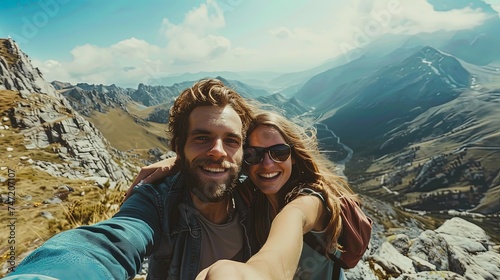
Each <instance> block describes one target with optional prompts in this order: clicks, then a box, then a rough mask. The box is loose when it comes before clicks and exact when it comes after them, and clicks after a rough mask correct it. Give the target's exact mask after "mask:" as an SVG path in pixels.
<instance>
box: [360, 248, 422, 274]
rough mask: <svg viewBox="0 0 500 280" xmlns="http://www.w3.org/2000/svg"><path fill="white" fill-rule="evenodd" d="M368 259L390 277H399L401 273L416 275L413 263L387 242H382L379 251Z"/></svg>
mask: <svg viewBox="0 0 500 280" xmlns="http://www.w3.org/2000/svg"><path fill="white" fill-rule="evenodd" d="M370 258H371V259H372V260H373V261H374V262H376V263H378V264H379V265H380V266H382V267H383V268H384V270H386V272H387V273H388V274H390V275H401V274H403V273H410V274H411V273H416V271H415V268H414V267H413V261H412V260H411V259H410V258H408V257H406V256H404V255H402V254H401V253H400V252H399V251H398V250H397V249H396V248H395V247H394V246H392V244H391V243H389V242H384V243H382V245H381V246H380V248H379V250H378V251H377V252H376V253H375V254H374V255H373V256H370Z"/></svg>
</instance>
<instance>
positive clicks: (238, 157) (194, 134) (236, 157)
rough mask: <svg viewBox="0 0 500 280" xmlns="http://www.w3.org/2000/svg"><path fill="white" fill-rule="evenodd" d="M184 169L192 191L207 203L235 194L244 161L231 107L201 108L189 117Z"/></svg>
mask: <svg viewBox="0 0 500 280" xmlns="http://www.w3.org/2000/svg"><path fill="white" fill-rule="evenodd" d="M187 129H188V134H187V139H186V145H185V146H184V155H185V159H184V170H185V171H186V175H187V176H186V178H187V183H188V187H189V188H190V190H191V191H192V192H193V193H194V194H195V195H196V196H197V197H198V198H199V199H200V200H201V201H204V202H219V201H221V200H222V199H223V198H224V197H225V196H226V195H228V194H229V193H230V192H232V190H233V188H234V186H235V183H236V180H237V179H238V173H239V170H240V167H241V162H242V158H243V150H242V141H243V139H242V129H243V125H242V123H241V119H240V117H239V115H238V114H237V113H236V111H234V109H233V108H232V107H231V106H226V107H224V108H220V107H213V106H200V107H197V108H195V109H194V110H193V111H192V112H191V114H190V115H189V127H188V128H187Z"/></svg>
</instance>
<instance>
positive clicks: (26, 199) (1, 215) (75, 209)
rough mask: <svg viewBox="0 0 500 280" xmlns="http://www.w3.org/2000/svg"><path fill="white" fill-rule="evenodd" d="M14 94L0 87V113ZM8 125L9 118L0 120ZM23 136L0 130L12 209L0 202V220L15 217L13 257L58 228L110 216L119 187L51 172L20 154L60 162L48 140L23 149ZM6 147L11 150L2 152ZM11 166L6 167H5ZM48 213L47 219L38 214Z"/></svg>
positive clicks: (0, 238)
mask: <svg viewBox="0 0 500 280" xmlns="http://www.w3.org/2000/svg"><path fill="white" fill-rule="evenodd" d="M18 98H19V95H18V93H16V92H11V91H2V92H0V106H1V107H0V109H1V111H0V116H1V117H2V118H3V117H4V116H6V112H5V111H6V110H8V109H9V108H11V107H13V106H15V102H16V101H18ZM2 124H3V125H9V126H10V122H4V121H3V120H2ZM24 144H25V142H24V137H23V136H22V134H21V133H19V132H18V131H17V130H16V129H12V128H10V129H9V130H1V131H0V153H1V154H2V157H0V177H3V178H8V172H9V169H10V170H13V171H14V172H15V198H16V200H15V204H14V209H15V210H14V211H12V212H13V215H10V213H9V212H10V210H11V209H9V208H8V206H9V205H7V204H3V203H2V204H0V220H2V221H8V219H9V218H12V217H14V218H16V228H15V253H16V262H17V263H18V262H19V261H20V260H21V259H22V258H23V257H24V256H25V254H26V253H27V252H30V251H31V250H33V249H35V248H37V247H38V246H40V245H41V244H42V243H43V242H44V241H46V240H47V239H48V238H50V237H51V236H53V235H54V234H56V233H59V232H61V231H63V230H67V229H70V228H74V227H76V226H79V225H84V224H93V223H96V222H98V221H101V220H104V219H107V218H110V217H111V216H112V215H113V214H114V213H115V212H116V211H117V210H118V206H119V204H120V202H121V200H122V197H123V192H120V191H112V190H106V189H100V188H99V187H98V186H96V185H95V183H94V182H92V181H84V180H71V179H68V178H64V177H54V176H52V175H50V174H48V173H46V172H45V171H42V170H39V169H37V168H35V167H33V166H32V164H30V163H28V161H27V160H25V159H23V157H26V158H30V159H32V160H35V161H37V160H40V161H46V162H51V163H62V162H64V161H63V160H62V159H60V158H59V157H58V155H57V154H56V153H54V152H52V148H53V147H52V146H51V147H48V148H46V149H32V150H27V149H26V148H25V146H24ZM7 148H12V149H13V150H12V151H8V152H7ZM11 172H12V171H11ZM7 185H8V181H6V182H3V183H0V193H1V194H2V195H7V194H8V190H7ZM64 185H66V186H69V187H71V188H72V189H73V190H74V191H73V192H70V193H68V195H67V197H66V198H64V197H63V202H62V203H59V204H49V203H44V202H48V201H47V200H48V199H51V198H54V197H55V196H56V195H58V194H60V193H61V190H60V189H59V187H61V186H64ZM46 213H50V215H52V216H53V218H52V219H48V218H47V217H44V216H42V215H43V214H46ZM5 223H6V222H4V226H3V227H2V229H1V230H0V267H1V270H0V277H2V276H4V274H5V273H6V268H7V267H8V266H7V264H6V260H7V258H8V257H9V256H8V253H9V252H10V248H9V246H10V245H11V244H9V243H8V241H9V234H8V233H9V229H8V228H7V227H6V226H5Z"/></svg>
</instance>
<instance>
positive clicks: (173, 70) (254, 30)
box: [35, 0, 491, 87]
mask: <svg viewBox="0 0 500 280" xmlns="http://www.w3.org/2000/svg"><path fill="white" fill-rule="evenodd" d="M319 1H321V3H317V5H316V4H315V5H310V4H307V5H306V4H304V5H296V6H294V7H295V8H294V9H295V10H289V11H288V13H287V14H282V15H279V16H278V15H274V14H273V15H272V17H271V18H272V20H269V21H264V20H263V21H262V22H257V23H256V24H250V23H248V25H245V28H240V27H239V26H238V24H245V23H241V19H240V17H242V16H243V15H245V16H248V13H250V11H252V10H253V9H262V7H267V9H268V10H267V12H269V13H271V12H272V8H273V7H274V8H283V7H282V6H281V5H278V4H273V5H272V4H265V3H267V2H264V1H257V2H244V3H242V4H241V5H239V6H238V7H240V8H239V9H233V10H231V13H228V11H226V14H225V13H224V11H223V10H222V9H221V6H219V4H218V3H217V2H216V1H215V0H207V1H206V2H205V3H203V4H201V5H199V6H197V7H195V8H193V9H191V10H190V11H188V12H187V13H186V14H185V15H184V18H183V19H182V21H180V22H176V23H174V22H172V20H171V19H168V18H165V19H163V21H162V23H161V26H159V27H158V32H159V35H160V36H159V37H160V39H161V41H162V42H161V44H152V43H149V42H147V41H144V40H140V39H137V38H129V39H126V40H122V41H120V42H117V43H115V44H113V45H110V46H107V47H100V46H95V45H90V44H87V45H83V46H78V47H76V48H74V49H73V50H72V51H71V55H72V59H71V61H69V62H57V61H53V60H49V61H45V62H36V64H35V65H36V66H38V67H39V68H40V69H41V70H42V72H43V73H44V76H45V77H46V78H47V80H54V79H59V80H63V79H67V80H64V81H68V82H72V83H74V82H89V83H103V84H109V83H117V84H118V85H122V86H131V87H136V86H137V83H138V82H144V83H148V82H149V81H150V80H151V79H157V78H161V77H163V76H167V75H171V74H178V73H182V72H198V71H243V70H271V71H287V72H292V71H299V70H304V69H307V68H311V67H314V66H317V65H319V64H321V63H323V62H324V61H326V60H328V59H331V58H334V57H336V56H338V55H342V54H345V52H346V51H347V50H348V49H352V48H359V47H360V46H359V44H360V42H361V43H362V44H363V46H365V45H367V44H368V43H369V42H371V41H374V40H376V39H378V38H380V37H382V36H383V35H384V34H405V35H409V34H418V33H423V32H434V31H439V30H446V31H454V30H461V29H470V28H474V27H475V26H478V25H480V24H482V23H483V22H484V21H485V20H486V19H487V18H488V17H487V15H486V14H484V13H482V12H481V11H480V10H474V9H471V8H464V9H460V10H452V11H445V12H443V11H435V10H434V9H433V7H432V6H431V5H430V4H429V3H428V2H427V1H425V0H414V1H404V0H377V1H374V0H352V1H345V2H344V1H331V0H318V2H319ZM490 1H491V0H490ZM219 2H220V1H219ZM333 2H335V3H333ZM243 4H244V5H245V9H243V6H244V5H243ZM263 5H265V6H263ZM222 7H223V6H222ZM238 13H240V14H238ZM311 15H314V16H311ZM226 20H228V21H229V20H234V22H228V23H227V24H226ZM231 35H232V36H231ZM361 47H362V46H361Z"/></svg>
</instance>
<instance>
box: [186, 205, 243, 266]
mask: <svg viewBox="0 0 500 280" xmlns="http://www.w3.org/2000/svg"><path fill="white" fill-rule="evenodd" d="M196 218H197V220H198V221H199V223H200V226H201V228H202V230H201V232H202V234H201V254H200V271H202V270H203V269H205V268H207V267H209V266H210V265H212V264H213V263H215V262H216V261H218V260H222V259H226V260H234V261H239V262H242V261H243V246H244V240H245V239H244V238H243V228H242V226H241V224H240V223H239V217H238V214H237V213H236V214H235V216H234V217H233V219H232V220H231V221H229V222H228V223H225V224H220V225H218V224H214V223H212V222H210V221H208V220H207V219H205V218H204V217H203V216H202V215H201V214H199V213H196Z"/></svg>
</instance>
